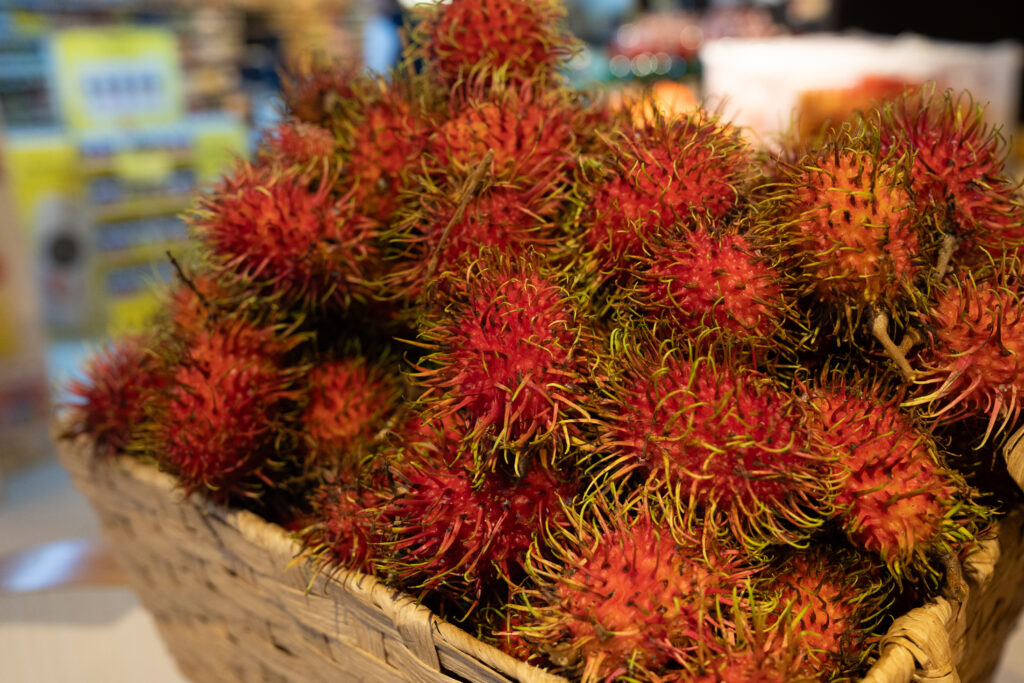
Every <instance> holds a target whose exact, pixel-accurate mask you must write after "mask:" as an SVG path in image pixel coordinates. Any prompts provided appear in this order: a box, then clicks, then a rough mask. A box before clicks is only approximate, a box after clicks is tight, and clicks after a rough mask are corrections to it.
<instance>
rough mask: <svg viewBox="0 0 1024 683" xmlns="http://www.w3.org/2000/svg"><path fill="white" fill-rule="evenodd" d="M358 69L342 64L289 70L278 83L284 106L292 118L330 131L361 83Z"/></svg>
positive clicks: (327, 64)
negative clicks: (279, 83) (282, 93)
mask: <svg viewBox="0 0 1024 683" xmlns="http://www.w3.org/2000/svg"><path fill="white" fill-rule="evenodd" d="M360 71H361V66H360V65H358V64H349V63H342V62H335V63H320V64H310V65H308V66H306V67H303V68H296V69H291V73H289V74H288V75H286V76H285V77H284V78H283V79H282V81H281V85H282V89H283V91H284V103H285V106H286V107H287V109H288V111H289V112H290V113H291V115H292V116H293V117H295V118H296V119H297V120H299V121H304V122H306V123H311V124H313V125H316V126H325V127H327V128H331V127H332V124H334V123H335V122H337V121H339V120H343V119H345V118H346V114H348V113H350V112H349V109H350V105H351V104H352V103H353V102H355V101H356V100H357V99H358V98H357V93H358V91H359V89H360V87H361V84H362V83H363V81H364V77H363V76H362V75H361V73H360Z"/></svg>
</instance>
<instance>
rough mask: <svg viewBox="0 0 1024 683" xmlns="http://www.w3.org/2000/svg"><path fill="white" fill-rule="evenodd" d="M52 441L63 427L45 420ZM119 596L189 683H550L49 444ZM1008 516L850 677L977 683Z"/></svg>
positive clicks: (132, 469)
mask: <svg viewBox="0 0 1024 683" xmlns="http://www.w3.org/2000/svg"><path fill="white" fill-rule="evenodd" d="M57 433H58V434H61V433H64V432H63V430H62V429H61V428H60V426H59V425H58V427H57ZM58 445H59V448H58V451H59V454H60V458H61V461H62V463H63V464H64V466H65V467H66V468H67V470H68V471H69V472H70V474H71V478H72V480H73V482H74V484H75V486H76V487H77V488H78V489H79V490H80V491H81V492H82V493H83V494H85V495H86V497H87V498H88V499H89V501H90V503H91V505H92V506H93V509H94V510H95V512H96V513H97V515H98V516H99V518H100V521H101V524H102V528H103V532H104V534H105V536H106V537H107V538H108V540H109V541H110V542H111V544H112V546H113V549H114V552H115V554H116V555H117V558H118V560H119V562H120V563H121V565H122V566H123V568H124V570H125V573H126V575H127V577H128V580H129V582H130V584H131V586H132V588H133V589H134V590H135V591H136V593H137V594H138V597H139V598H140V600H141V601H142V603H143V605H144V606H145V607H146V608H147V609H148V610H149V611H150V612H151V613H152V614H153V616H154V617H155V619H156V622H157V625H158V627H159V630H160V633H161V635H162V637H163V638H164V640H165V642H166V644H167V646H168V648H169V649H170V651H171V653H172V654H173V656H174V657H175V659H176V660H177V662H178V665H179V667H180V668H181V671H182V672H183V673H184V674H185V675H186V676H188V677H189V678H190V679H192V680H195V681H246V682H250V681H320V680H324V681H326V680H330V681H367V682H368V683H369V682H371V681H372V682H383V681H413V682H421V681H422V682H440V681H486V682H500V681H510V680H512V681H524V682H529V683H541V682H544V681H562V680H565V679H563V678H561V677H558V676H554V675H551V674H549V673H546V672H544V671H543V670H541V669H538V668H536V667H533V666H530V665H528V664H525V663H523V662H519V661H517V660H515V659H513V658H511V657H509V656H508V655H506V654H504V653H503V652H501V651H499V650H497V649H495V648H494V647H492V646H490V645H487V644H485V643H482V642H479V641H477V640H475V639H474V638H472V637H471V636H469V635H467V634H466V633H465V632H464V631H462V630H460V629H459V628H457V627H456V626H453V625H451V624H449V623H447V622H445V621H443V620H441V619H438V618H437V617H436V616H434V615H433V614H431V612H430V611H429V610H428V609H427V608H426V607H423V606H421V605H418V604H416V602H415V601H414V600H413V599H412V598H410V597H407V596H404V595H402V594H401V593H400V592H398V591H396V590H394V589H392V588H389V587H387V586H385V585H383V584H381V583H380V582H378V581H377V580H376V579H374V578H372V577H369V576H366V575H362V574H359V573H356V572H344V571H343V572H337V573H334V574H331V575H328V574H325V573H323V572H317V571H316V570H315V568H314V567H313V565H312V564H311V563H309V562H307V561H305V560H304V559H303V556H302V554H301V549H300V545H299V544H298V542H296V541H295V540H293V538H292V537H291V536H290V535H289V534H288V532H286V531H285V530H284V529H282V528H281V527H279V526H276V525H274V524H270V523H268V522H266V521H264V520H262V519H260V518H259V517H257V516H256V515H254V514H252V513H249V512H246V511H233V510H228V509H226V508H224V507H221V506H218V505H215V504H212V503H209V502H207V501H205V500H203V498H202V497H201V496H195V495H193V496H190V497H188V498H185V497H184V495H183V493H182V491H181V489H180V487H179V486H178V485H177V484H176V482H175V480H174V479H173V478H172V477H171V476H170V475H167V474H164V473H161V472H159V471H158V470H157V469H156V468H155V467H152V466H149V465H145V464H143V463H140V462H138V461H137V460H133V459H131V458H126V457H116V458H96V457H94V453H93V447H92V444H91V442H90V441H89V440H88V438H87V437H84V436H80V437H77V438H74V439H67V438H61V439H58ZM1022 522H1024V510H1020V509H1017V510H1015V511H1014V512H1012V513H1011V514H1009V515H1007V516H1006V517H1005V518H1004V519H1003V520H1002V521H1001V522H1000V525H999V529H998V538H997V539H992V540H989V541H987V542H986V543H984V544H982V546H981V547H980V549H979V550H978V551H976V552H974V553H973V554H972V555H971V556H970V557H969V558H968V559H967V561H966V562H965V571H966V574H967V578H968V586H969V588H968V595H967V596H965V598H964V599H963V600H959V599H954V598H946V597H939V598H937V599H935V600H934V601H933V602H931V603H929V604H928V605H926V606H923V607H919V608H916V609H913V610H911V611H910V612H908V613H907V614H905V615H903V616H902V617H900V618H898V619H897V620H896V621H895V622H894V623H893V625H892V626H891V627H890V629H889V631H888V633H887V634H886V636H885V637H884V638H883V639H882V642H881V643H880V646H879V651H880V652H881V655H880V656H879V658H878V659H877V661H876V662H875V663H874V665H873V666H872V668H871V669H870V671H869V672H868V674H867V675H866V677H865V678H864V679H863V680H864V681H868V682H871V683H904V682H909V681H912V680H913V681H958V680H960V681H965V682H966V681H971V682H980V681H987V680H990V678H991V675H992V673H993V671H994V670H995V667H996V665H997V664H998V661H999V658H1000V656H1001V651H1002V644H1003V643H1004V641H1005V639H1006V637H1007V635H1008V634H1009V633H1010V631H1011V630H1012V628H1013V626H1014V624H1015V623H1016V620H1017V616H1018V614H1019V612H1020V610H1021V606H1022V604H1024V586H1022V585H1021V582H1020V577H1021V576H1024V524H1022Z"/></svg>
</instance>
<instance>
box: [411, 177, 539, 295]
mask: <svg viewBox="0 0 1024 683" xmlns="http://www.w3.org/2000/svg"><path fill="white" fill-rule="evenodd" d="M543 189H544V188H533V189H531V190H526V191H524V190H518V189H515V188H509V187H499V188H494V189H492V190H490V191H488V192H485V193H483V194H481V195H480V196H478V197H476V198H474V199H472V200H470V201H469V202H468V203H467V204H466V206H465V207H464V209H463V211H462V213H461V215H456V214H457V206H456V205H454V204H453V203H452V202H451V201H450V198H446V199H445V201H442V202H439V205H438V206H436V207H431V208H430V210H429V211H428V212H427V214H426V215H425V216H424V217H423V218H422V219H421V220H419V221H417V223H416V224H415V225H414V226H413V227H412V228H411V229H410V230H409V231H408V233H406V234H404V235H402V237H400V238H399V239H400V240H402V241H405V242H406V243H407V245H408V246H407V248H406V254H405V256H406V259H407V260H406V265H405V267H404V268H403V267H401V266H400V267H398V268H396V269H395V273H394V277H395V280H396V281H397V282H396V284H395V286H396V287H397V288H399V289H401V290H402V292H403V295H404V296H406V297H407V298H409V299H410V300H415V297H417V296H419V295H420V294H422V293H423V292H424V291H425V290H426V289H427V287H428V285H429V284H430V281H431V280H433V278H434V277H435V276H436V275H437V274H438V273H445V272H454V271H455V270H457V269H459V268H465V267H466V265H467V263H468V261H470V260H472V259H474V258H476V257H477V256H479V254H480V252H481V250H494V251H498V252H502V253H506V254H510V255H523V254H526V253H527V252H529V251H530V250H535V251H538V252H540V251H542V250H545V249H548V248H550V247H552V246H553V245H554V243H555V235H554V228H553V225H552V223H553V220H552V219H553V215H554V213H555V211H556V209H557V207H558V199H557V198H554V197H549V196H544V195H543V194H542V193H541V192H539V191H538V190H543ZM453 221H454V222H453Z"/></svg>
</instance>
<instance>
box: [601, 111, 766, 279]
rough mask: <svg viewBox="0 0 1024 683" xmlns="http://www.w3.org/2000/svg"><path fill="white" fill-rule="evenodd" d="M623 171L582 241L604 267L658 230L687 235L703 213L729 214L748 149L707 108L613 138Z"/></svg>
mask: <svg viewBox="0 0 1024 683" xmlns="http://www.w3.org/2000/svg"><path fill="white" fill-rule="evenodd" d="M609 145H610V146H614V147H613V151H614V153H615V155H616V158H617V159H618V164H619V168H618V170H617V171H616V172H615V173H614V174H613V175H612V176H611V177H610V178H608V179H607V180H606V181H604V182H603V184H601V185H599V186H598V187H597V188H596V189H595V190H594V191H593V194H592V196H591V197H590V198H589V200H588V207H587V209H586V211H585V213H584V216H583V224H584V226H585V228H584V233H583V241H584V244H585V247H586V248H587V249H588V250H589V251H590V252H591V253H592V254H594V257H595V259H596V263H597V267H598V268H599V269H600V271H601V272H604V273H611V272H617V271H619V270H622V269H625V268H627V267H628V265H629V261H630V260H631V259H633V258H638V257H642V256H643V255H644V245H645V243H646V242H647V241H648V240H649V239H650V238H651V237H655V236H658V235H666V234H673V235H677V234H681V233H682V230H681V228H680V226H690V225H693V224H694V223H695V221H696V218H697V217H709V218H711V219H712V220H715V219H720V218H723V217H724V216H725V215H726V214H727V213H728V212H729V211H730V210H731V209H732V208H733V207H734V206H735V205H736V201H737V198H738V196H739V190H740V187H741V185H742V184H743V183H744V182H745V180H746V173H747V170H746V169H747V168H748V165H749V161H750V153H749V150H748V149H747V148H746V147H745V146H743V145H742V144H741V143H740V142H738V141H737V139H736V136H735V133H734V132H733V131H731V130H730V129H729V128H728V127H726V126H724V125H722V124H720V123H719V122H717V121H716V120H714V119H712V118H711V117H709V116H707V115H706V114H697V115H694V116H691V117H685V118H676V119H659V120H657V121H655V122H654V123H653V124H652V125H650V126H646V127H644V128H641V129H636V130H634V131H632V135H631V136H629V137H625V138H617V139H614V140H612V141H611V142H610V143H609Z"/></svg>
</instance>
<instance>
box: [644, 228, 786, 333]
mask: <svg viewBox="0 0 1024 683" xmlns="http://www.w3.org/2000/svg"><path fill="white" fill-rule="evenodd" d="M651 251H652V254H651V255H650V256H647V257H645V258H643V259H642V260H640V262H639V263H638V264H637V266H636V268H635V270H634V272H635V279H636V285H635V287H634V288H633V291H632V292H631V294H630V298H631V300H632V302H633V305H634V306H635V307H636V308H638V309H640V310H642V311H645V312H646V313H647V314H648V315H651V316H652V317H654V318H655V319H658V320H665V321H667V322H668V323H669V326H670V327H671V328H672V329H673V330H675V331H677V332H678V333H680V334H681V335H682V336H683V337H692V336H694V335H695V334H696V333H697V332H698V331H699V330H702V329H706V328H708V327H711V328H717V329H718V330H720V331H721V332H722V333H723V334H724V335H725V336H727V337H728V338H731V339H738V340H741V341H742V342H743V343H745V344H749V345H752V346H754V347H766V346H774V345H776V344H777V343H778V340H777V338H776V334H777V333H778V332H779V330H780V328H781V326H782V324H783V322H784V320H785V319H786V308H787V304H786V300H785V298H784V297H783V288H782V283H783V280H782V276H781V274H780V273H779V271H778V270H777V269H776V268H775V267H774V266H773V265H772V264H771V263H770V262H769V261H768V260H767V259H766V258H765V256H763V255H762V254H761V253H760V252H759V251H758V250H757V249H756V248H755V247H754V246H753V245H752V243H751V241H750V240H749V239H748V238H747V237H746V236H744V235H741V234H739V233H738V232H736V231H734V230H726V231H724V232H722V233H719V234H716V233H714V232H712V230H711V228H710V226H707V225H705V224H703V223H701V224H698V225H697V226H695V227H694V228H693V229H692V230H688V231H686V232H685V233H683V234H680V235H672V236H670V237H667V238H665V239H664V241H662V242H659V243H658V244H657V247H656V248H653V249H651Z"/></svg>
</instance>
